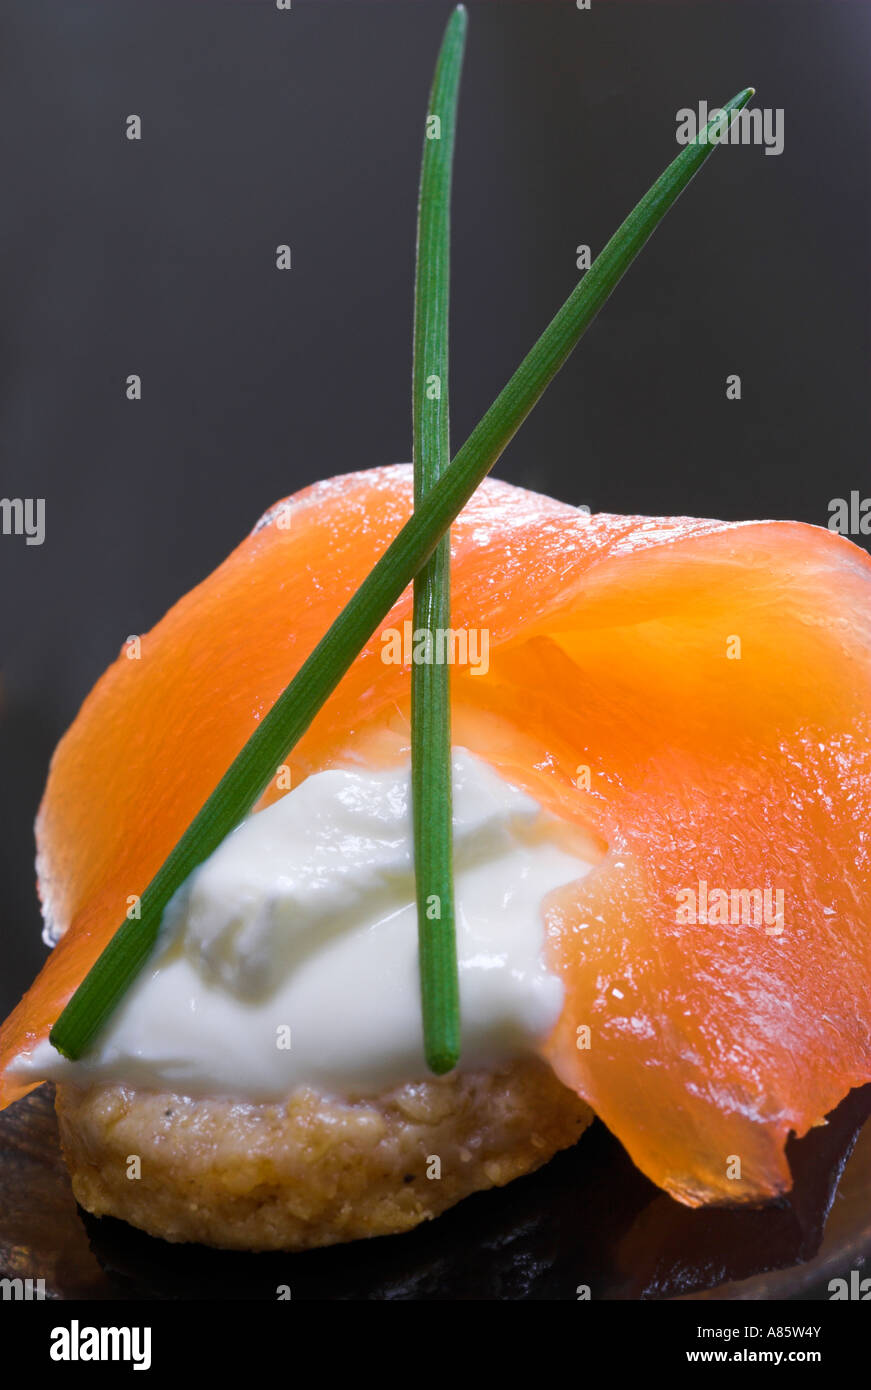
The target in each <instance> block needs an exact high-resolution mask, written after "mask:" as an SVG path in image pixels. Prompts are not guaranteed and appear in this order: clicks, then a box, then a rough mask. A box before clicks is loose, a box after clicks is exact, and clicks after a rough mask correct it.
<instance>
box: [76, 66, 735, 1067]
mask: <svg viewBox="0 0 871 1390" xmlns="http://www.w3.org/2000/svg"><path fill="white" fill-rule="evenodd" d="M751 96H753V88H752V87H747V88H745V90H744V91H743V92H740V93H739V95H738V96H736V97H733V98H732V100H731V101H730V102H728V103H727V104H726V105H725V106H724V107H722V108H721V111H723V112H725V113H727V114H726V116H725V117H724V116H722V115H720V116H716V117H714V118H713V119H712V120H711V121H709V122H708V124H707V126H706V127H705V129H704V130H703V131H702V132H701V134H700V135H699V137H698V139H697V140H695V141H694V142H693V143H692V144H689V145H687V146H686V147H685V148H684V149H683V150H682V151H681V153H680V154H679V155H678V157H677V159H675V160H674V161H673V162H672V163H671V164H670V165H669V166H668V168H667V169H666V170H665V172H664V173H663V174H661V175H660V177H659V178H658V179H657V181H656V183H655V184H654V185H653V187H652V188H651V189H650V190H649V191H648V192H647V193H646V194H645V195H644V197H643V198H642V199H641V201H640V203H638V204H637V205H636V206H635V208H633V210H632V212H631V213H630V214H629V216H628V217H627V218H626V220H625V222H623V223H622V224H621V226H620V227H619V228H618V229H617V231H616V232H615V233H614V235H613V236H612V238H611V240H610V241H609V242H608V243H607V245H606V246H605V247H604V249H603V250H602V251H601V252H600V253H599V255H598V256H597V257H596V259H595V261H594V262H593V264H592V265H591V267H590V269H589V270H588V271H587V273H586V275H585V276H584V277H583V279H582V280H581V281H580V282H579V284H578V285H576V287H575V289H574V290H573V291H572V293H571V294H570V295H569V297H568V299H567V300H566V302H565V304H564V305H563V306H562V308H561V309H560V310H559V311H558V313H557V314H556V315H555V317H554V318H553V319H552V320H551V322H550V323H549V324H548V326H547V328H546V329H545V331H544V333H542V335H541V337H540V338H539V339H538V341H537V343H536V344H535V345H534V347H533V348H532V349H531V351H530V352H529V353H527V355H526V357H524V359H523V361H522V362H521V364H520V366H519V367H518V368H517V371H516V372H515V373H514V375H513V376H512V377H511V380H510V381H509V382H508V384H507V385H506V386H504V387H503V388H502V391H501V392H500V393H499V395H498V396H497V397H496V400H495V401H494V402H493V404H492V405H491V406H490V409H489V410H488V411H487V413H486V415H484V416H483V418H482V419H481V420H480V421H479V423H478V424H477V425H476V426H475V429H474V430H473V431H472V433H471V434H470V435H469V438H468V439H467V440H466V442H465V444H464V445H463V446H462V448H461V449H460V450H459V452H458V453H457V454H456V456H455V458H454V459H453V461H452V463H451V464H450V465H449V467H448V468H447V469H446V470H445V472H444V473H443V474H442V476H441V478H440V479H439V480H438V482H437V483H435V485H434V486H433V487H432V488H431V489H430V491H429V492H428V493H427V494H426V496H425V497H424V498H423V499H422V500H421V503H420V506H418V507H416V508H415V511H414V515H413V516H412V517H411V518H410V519H409V520H408V521H407V522H406V523H405V525H404V526H403V527H402V529H401V530H400V531H399V532H398V534H397V535H396V536H395V538H394V539H393V541H392V542H391V543H390V545H389V546H388V547H387V549H386V550H385V551H384V554H383V555H382V556H381V558H380V560H378V561H377V563H376V564H375V565H374V567H373V568H372V570H371V571H370V573H369V574H368V575H367V577H366V578H365V579H364V581H363V583H362V584H361V585H360V587H359V589H358V590H357V592H356V593H355V594H354V595H353V597H352V598H351V599H350V600H349V602H348V603H347V604H346V605H345V607H344V608H343V609H342V612H341V613H340V614H339V616H338V618H336V620H335V622H334V623H333V624H332V626H331V627H330V628H329V630H328V631H327V633H326V634H325V636H324V637H322V638H321V640H320V642H319V643H318V645H317V646H316V647H315V649H314V651H313V652H312V653H311V654H310V655H309V656H308V658H307V659H306V660H305V661H304V662H303V664H302V666H301V667H300V669H299V671H298V672H297V673H296V675H295V676H294V678H293V680H292V681H291V682H290V684H289V685H288V686H287V688H286V689H285V690H284V691H283V693H282V694H281V695H279V697H278V699H277V700H276V701H275V704H274V705H273V706H272V708H271V709H270V710H269V712H268V714H266V715H265V716H264V718H263V719H262V720H261V721H260V724H259V725H258V727H257V729H256V730H255V732H254V733H253V734H252V735H251V737H250V738H249V740H248V742H247V743H246V744H245V746H244V747H243V748H242V750H241V752H240V753H239V754H237V756H236V758H235V759H234V760H233V762H232V763H231V764H230V767H229V768H228V769H227V771H226V772H225V773H224V776H223V777H222V778H221V780H220V782H219V783H218V785H217V787H216V788H215V790H214V791H213V792H212V794H211V796H209V798H208V799H207V801H206V802H205V804H204V805H203V807H202V809H201V810H200V811H199V812H198V813H197V815H196V816H195V817H194V819H193V821H192V822H191V824H190V826H189V827H188V829H187V830H186V831H185V833H184V835H183V836H182V837H181V839H180V840H179V842H178V844H177V845H176V846H175V848H174V849H173V850H172V851H171V852H170V854H169V857H168V858H167V859H166V860H165V862H164V863H163V865H162V867H161V868H160V869H158V871H157V873H156V874H155V876H154V878H153V879H152V880H151V882H150V883H149V885H148V887H147V888H146V889H145V892H144V893H143V894H142V899H141V902H140V919H139V920H138V921H129V920H125V921H124V922H122V924H121V926H120V927H119V928H118V930H117V931H116V932H115V935H114V936H113V937H112V939H111V941H109V943H108V944H107V946H106V947H105V949H104V950H103V952H102V954H101V955H100V956H99V958H98V959H97V961H96V962H95V963H94V965H93V966H92V967H91V969H90V970H89V971H88V974H87V975H86V976H85V978H84V980H82V982H81V984H80V985H79V987H78V989H77V990H76V992H75V993H74V995H73V996H72V998H71V999H70V1001H69V1003H68V1004H67V1006H66V1008H65V1009H64V1011H63V1013H62V1014H61V1016H60V1018H59V1019H58V1021H57V1023H56V1024H55V1025H54V1028H53V1029H52V1030H51V1034H50V1040H51V1042H52V1043H53V1045H54V1046H55V1047H56V1048H57V1050H58V1052H61V1053H63V1055H64V1056H66V1057H69V1058H71V1059H75V1058H77V1057H80V1056H81V1055H82V1053H83V1052H85V1051H86V1049H87V1047H88V1046H89V1044H90V1043H91V1042H92V1041H93V1039H94V1038H95V1037H96V1035H97V1033H98V1032H99V1031H100V1029H101V1028H102V1026H103V1024H104V1023H105V1022H106V1020H107V1019H108V1017H109V1016H110V1014H111V1013H112V1012H113V1010H114V1009H115V1008H116V1007H117V1005H118V1003H119V1002H120V1000H121V999H122V997H123V996H124V994H125V992H126V991H127V989H128V988H129V987H130V985H131V984H132V982H133V980H134V979H135V978H136V976H137V975H138V973H139V971H140V970H141V968H142V966H143V965H144V964H145V961H146V960H147V958H148V956H149V954H150V953H151V950H152V947H153V946H154V943H155V941H156V940H157V935H158V931H159V929H160V922H161V918H162V915H163V911H164V909H165V908H166V906H167V904H168V902H169V900H170V898H171V897H172V895H173V894H174V893H175V891H176V890H177V889H178V888H180V887H181V885H182V883H184V881H185V879H186V878H187V877H188V875H189V874H190V873H191V872H192V871H193V870H194V869H195V868H196V867H197V865H199V864H202V863H203V861H204V860H205V859H207V858H208V857H209V855H210V854H212V852H213V851H214V850H216V849H217V847H218V845H219V844H220V843H221V841H222V840H223V839H224V838H225V836H226V835H228V834H229V832H230V831H231V830H232V829H233V827H234V826H236V825H237V824H238V823H239V821H240V820H241V819H242V817H243V816H245V815H246V814H247V813H248V811H250V809H251V807H252V806H253V805H254V804H255V802H256V801H257V800H258V798H259V797H260V796H261V795H262V793H263V791H264V790H265V788H266V786H267V785H268V783H269V781H270V778H271V777H272V776H273V774H274V772H275V769H276V768H277V767H279V766H280V765H281V764H282V763H283V762H284V761H285V759H286V758H287V755H288V753H289V752H290V750H291V749H292V748H293V747H294V745H295V744H296V743H297V742H298V741H299V739H300V738H302V735H303V734H304V733H305V731H306V729H307V728H308V727H309V725H310V724H311V722H312V720H313V719H314V717H315V715H316V714H317V713H318V711H319V710H320V709H321V707H322V705H323V704H324V703H325V702H326V700H327V699H328V698H329V696H330V695H331V694H332V692H333V691H334V690H335V688H336V686H337V685H338V683H339V681H340V680H341V679H342V677H343V676H344V674H345V673H346V671H347V670H348V669H349V667H350V666H351V664H352V663H353V661H354V660H355V658H356V656H357V655H358V653H359V652H360V651H361V649H362V648H363V647H364V646H365V644H366V642H367V641H368V640H369V638H370V637H371V636H372V635H373V633H374V632H375V631H376V629H377V628H378V626H379V624H380V623H382V622H383V620H384V618H385V617H386V616H387V614H388V612H389V611H390V609H391V608H392V606H393V604H394V603H395V602H396V600H397V599H398V598H399V596H400V594H402V592H403V590H404V589H406V588H407V586H408V585H409V584H410V583H411V581H412V580H413V578H414V576H415V575H416V574H417V572H418V570H419V569H421V567H422V566H423V565H424V564H425V563H426V561H427V560H428V559H429V557H430V555H431V554H432V553H433V551H434V549H435V547H436V545H437V544H438V542H439V540H440V539H441V537H442V535H443V534H444V532H445V531H446V530H447V528H448V527H449V526H450V524H451V522H452V521H453V520H454V518H455V517H456V516H457V513H458V512H459V511H461V509H462V508H463V507H464V506H465V504H466V503H467V502H468V500H469V498H470V497H471V496H472V493H473V492H474V491H475V489H476V488H477V487H478V485H479V483H481V482H482V481H483V479H484V478H485V477H486V476H487V474H488V473H489V471H490V469H491V468H492V467H493V464H494V463H495V462H496V460H497V459H498V458H499V456H500V454H501V453H502V451H503V450H504V449H505V447H506V445H507V444H508V443H509V441H510V440H511V439H512V438H513V436H514V435H515V434H516V432H517V430H518V429H519V428H520V426H521V424H522V423H523V421H524V420H525V419H526V416H527V415H528V414H529V412H530V411H531V410H532V408H533V406H534V405H535V403H536V401H538V399H539V397H540V396H541V395H542V393H543V392H544V390H545V388H546V387H547V386H548V385H549V383H550V382H551V381H552V380H553V378H554V377H555V376H556V374H557V372H558V371H559V369H560V367H561V366H562V365H563V363H564V362H565V360H566V358H567V357H568V355H569V353H570V352H571V350H572V348H573V347H575V345H576V344H577V343H578V341H579V339H580V338H581V336H582V335H583V333H584V331H585V330H586V329H587V327H588V326H589V324H590V323H591V322H592V320H593V319H594V318H595V316H596V314H597V313H598V312H599V310H600V309H601V307H602V305H603V304H604V303H605V300H606V299H607V298H608V296H609V295H610V294H611V291H612V290H613V289H614V287H615V285H616V284H617V283H618V281H619V280H620V279H621V278H622V276H623V275H624V274H625V272H626V271H627V270H628V268H629V266H630V265H631V264H632V261H633V260H634V259H635V257H636V256H637V255H638V252H639V251H640V250H641V248H642V246H643V245H644V243H645V242H646V241H647V239H648V237H649V236H650V235H651V233H652V232H653V231H654V229H655V228H656V227H657V226H658V224H659V222H660V221H661V220H662V218H663V217H664V216H665V214H666V213H667V212H668V210H669V208H670V207H671V206H672V204H673V203H674V202H675V201H676V200H677V198H678V197H679V195H680V194H681V192H682V191H683V189H684V188H685V187H686V185H687V184H688V183H689V181H690V179H691V178H692V177H693V175H694V174H695V173H696V172H697V170H698V169H699V168H700V167H701V165H702V164H703V163H704V161H705V160H706V159H707V157H708V155H709V154H710V153H711V151H712V150H713V149H715V148H716V142H715V141H712V140H711V141H709V140H708V138H707V137H708V133H709V132H711V131H713V130H716V131H718V132H719V131H721V130H722V129H723V127H724V125H725V123H726V122H727V121H729V122H731V120H732V118H733V116H734V115H735V114H736V113H737V112H738V111H740V110H741V109H742V107H744V106H745V105H746V104H747V102H748V101H749V100H750V98H751Z"/></svg>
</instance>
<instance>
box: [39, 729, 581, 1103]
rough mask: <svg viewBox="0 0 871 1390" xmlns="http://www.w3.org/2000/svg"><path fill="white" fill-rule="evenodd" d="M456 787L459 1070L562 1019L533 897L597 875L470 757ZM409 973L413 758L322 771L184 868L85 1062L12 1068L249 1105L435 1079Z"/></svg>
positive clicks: (413, 928)
mask: <svg viewBox="0 0 871 1390" xmlns="http://www.w3.org/2000/svg"><path fill="white" fill-rule="evenodd" d="M453 777H454V842H455V849H454V856H455V880H456V882H455V894H456V907H457V947H458V959H459V970H460V1001H461V1013H462V1047H463V1059H462V1065H463V1066H464V1067H466V1068H468V1067H471V1066H474V1065H482V1064H488V1063H492V1062H493V1061H497V1060H499V1059H500V1058H505V1057H512V1056H517V1055H518V1054H522V1053H525V1052H528V1051H530V1050H532V1048H533V1047H534V1046H535V1043H536V1041H537V1040H539V1039H540V1038H541V1037H542V1036H546V1034H547V1033H548V1032H549V1031H550V1029H551V1028H552V1027H553V1026H554V1024H555V1023H556V1021H557V1018H558V1016H559V1012H560V1008H561V1005H562V985H561V983H560V981H559V980H558V979H557V978H556V977H555V976H554V975H552V974H551V973H550V972H549V971H548V970H547V969H546V968H545V965H544V961H543V953H542V948H543V940H544V919H543V913H542V903H543V900H544V899H545V898H546V896H547V894H548V893H549V892H551V891H552V890H553V889H555V888H558V887H560V886H562V885H564V884H566V883H569V882H571V881H572V880H574V879H577V878H580V877H582V876H583V875H584V874H586V873H588V872H589V870H590V868H591V867H592V865H591V863H590V862H589V860H588V859H585V858H582V857H581V856H580V853H579V852H575V850H576V848H577V847H572V850H571V851H570V850H569V849H568V848H567V847H566V845H565V843H564V835H563V834H561V833H560V832H561V830H564V827H563V825H562V822H559V821H557V820H555V819H554V818H553V817H549V816H547V815H546V814H545V813H544V812H543V811H542V810H541V808H540V807H539V805H538V803H537V802H535V801H534V800H533V799H532V798H531V797H529V796H527V795H526V794H525V793H524V792H522V791H519V790H518V789H517V788H516V787H513V786H511V785H510V784H509V783H508V782H506V781H505V780H504V779H503V778H502V777H501V776H499V775H498V774H497V773H496V772H494V771H493V770H492V769H491V768H490V767H489V766H488V765H487V764H486V763H484V762H482V761H481V760H480V759H479V758H477V757H475V756H473V755H472V754H471V753H468V752H467V751H466V750H464V749H455V750H454V756H453ZM417 971H418V960H417V921H416V910H415V905H414V874H413V862H412V842H411V810H410V793H409V768H408V764H407V763H406V764H405V766H404V767H402V768H399V769H390V770H387V771H359V770H354V771H329V772H321V773H316V774H314V775H313V776H311V777H309V778H307V780H306V781H305V782H303V783H302V784H301V785H300V786H299V787H298V788H296V789H295V790H294V791H291V792H289V793H288V794H287V795H286V796H284V797H283V798H282V799H281V800H280V801H277V802H275V803H274V804H273V805H272V806H269V807H267V808H266V809H265V810H262V811H259V812H257V813H256V814H254V815H251V816H249V817H248V818H247V819H246V820H245V821H243V822H242V824H241V825H240V826H238V827H237V829H236V830H235V831H233V833H232V834H231V835H229V836H228V837H227V839H226V840H225V841H224V843H223V844H222V845H221V846H220V847H219V848H218V849H217V850H216V851H215V853H214V854H213V855H212V856H211V858H210V859H208V860H207V861H206V862H205V863H204V864H203V865H201V867H200V868H199V869H198V870H196V871H195V872H194V873H193V874H192V875H191V877H190V878H189V879H188V881H187V883H186V884H185V886H184V887H183V888H182V889H181V890H180V892H179V893H178V894H176V897H175V898H174V899H173V901H172V903H171V904H170V907H169V909H168V910H167V913H166V916H165V920H164V925H163V930H162V935H161V939H160V942H159V944H158V948H157V950H156V953H155V956H154V958H153V961H152V962H151V964H150V966H149V967H147V968H146V970H144V971H143V973H142V975H141V976H140V978H139V980H138V981H137V983H136V984H135V985H134V986H133V988H132V989H131V990H130V992H129V994H128V995H127V997H126V998H125V1000H124V1001H123V1003H122V1005H121V1006H120V1007H119V1009H118V1010H117V1012H116V1013H115V1015H114V1016H113V1017H112V1018H111V1019H110V1021H109V1023H108V1025H107V1026H106V1028H105V1029H104V1031H103V1033H102V1034H101V1035H100V1037H99V1038H98V1040H97V1042H96V1044H95V1046H94V1048H93V1049H92V1050H91V1052H90V1053H89V1055H88V1056H87V1058H86V1059H83V1060H82V1061H81V1062H78V1063H70V1062H67V1061H66V1060H65V1059H64V1058H62V1057H61V1056H60V1055H59V1054H58V1053H57V1052H56V1051H55V1050H54V1048H52V1047H51V1045H50V1044H49V1043H48V1042H43V1043H41V1044H40V1045H39V1046H38V1047H37V1048H36V1049H35V1050H34V1052H33V1053H32V1054H31V1055H30V1056H26V1057H22V1058H21V1059H19V1060H18V1061H17V1062H16V1064H15V1066H16V1071H17V1072H18V1073H19V1074H20V1075H24V1076H26V1077H30V1078H34V1079H35V1078H36V1077H40V1078H53V1079H56V1080H69V1081H80V1082H84V1083H91V1082H93V1081H97V1080H103V1079H107V1080H108V1079H116V1080H121V1081H125V1082H128V1083H130V1084H131V1085H142V1086H147V1087H151V1088H161V1089H164V1088H165V1089H171V1090H175V1091H180V1092H183V1093H186V1094H192V1095H198V1094H199V1095H203V1094H211V1095H217V1094H221V1095H233V1096H240V1097H245V1098H249V1099H252V1100H266V1099H273V1098H276V1099H277V1098H280V1097H281V1096H284V1095H287V1094H288V1093H289V1092H290V1091H292V1090H293V1089H294V1088H295V1087H296V1086H298V1085H311V1086H316V1087H318V1088H319V1089H321V1090H324V1091H328V1092H332V1093H339V1094H342V1093H344V1094H348V1093H365V1092H366V1091H370V1090H375V1089H380V1088H383V1087H385V1086H391V1085H396V1084H398V1083H400V1082H404V1081H413V1080H417V1079H419V1078H420V1077H422V1076H424V1075H425V1074H426V1068H425V1065H424V1062H423V1058H422V1049H421V1016H420V993H419V983H418V973H417ZM288 1044H289V1046H288Z"/></svg>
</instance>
